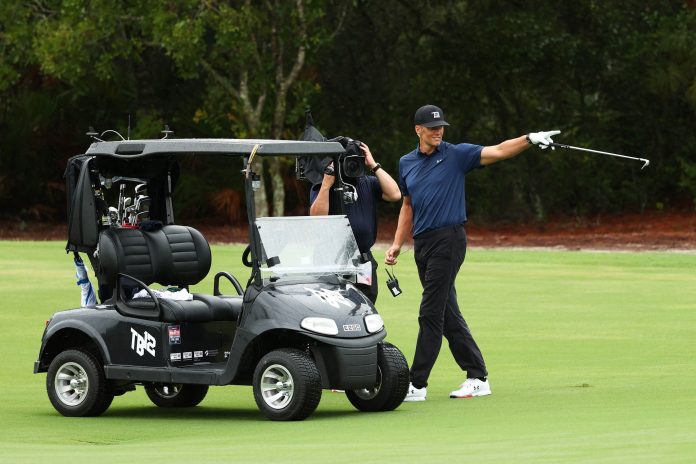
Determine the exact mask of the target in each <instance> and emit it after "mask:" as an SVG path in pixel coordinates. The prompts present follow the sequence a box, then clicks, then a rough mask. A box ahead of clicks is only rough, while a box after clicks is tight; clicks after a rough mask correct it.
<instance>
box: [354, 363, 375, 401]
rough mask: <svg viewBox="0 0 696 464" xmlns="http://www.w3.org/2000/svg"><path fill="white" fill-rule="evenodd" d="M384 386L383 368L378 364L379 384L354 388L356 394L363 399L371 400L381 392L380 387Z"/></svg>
mask: <svg viewBox="0 0 696 464" xmlns="http://www.w3.org/2000/svg"><path fill="white" fill-rule="evenodd" d="M380 388H382V369H380V368H379V366H377V385H375V386H374V387H372V388H361V389H359V390H353V392H354V393H355V395H356V396H357V397H358V398H360V399H362V400H371V399H373V398H374V397H375V396H377V394H378V393H379V389H380Z"/></svg>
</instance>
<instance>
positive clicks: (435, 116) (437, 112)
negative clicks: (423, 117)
mask: <svg viewBox="0 0 696 464" xmlns="http://www.w3.org/2000/svg"><path fill="white" fill-rule="evenodd" d="M439 117H440V112H439V111H433V118H435V119H437V118H439Z"/></svg>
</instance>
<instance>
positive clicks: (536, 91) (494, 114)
mask: <svg viewBox="0 0 696 464" xmlns="http://www.w3.org/2000/svg"><path fill="white" fill-rule="evenodd" d="M302 4H303V6H304V8H303V10H302V12H303V16H302V15H300V14H299V13H298V11H299V10H298V9H297V3H296V1H280V0H269V1H264V2H253V1H242V0H237V1H232V2H218V1H198V0H184V1H179V2H166V1H164V0H155V1H142V0H136V1H123V0H119V1H116V2H110V1H106V0H98V1H85V0H43V1H35V2H21V1H19V0H7V1H3V2H1V3H0V134H2V136H1V137H0V205H1V206H2V211H3V214H12V215H16V214H18V213H19V212H20V211H29V210H31V209H32V208H34V206H36V205H41V204H44V206H47V208H44V211H49V210H54V211H56V215H57V217H60V214H61V211H62V208H63V201H62V200H61V201H58V200H56V198H57V197H56V196H55V195H49V194H47V193H46V192H45V188H46V187H45V186H47V185H53V184H55V183H59V182H60V176H61V174H62V169H63V166H64V162H65V160H66V159H67V158H68V157H69V156H70V155H73V154H76V153H78V152H80V151H82V150H84V148H85V145H86V139H85V138H84V136H83V134H84V132H85V131H86V129H87V127H88V126H90V125H92V126H94V127H96V128H97V129H98V130H99V131H102V130H104V129H107V128H108V129H118V130H119V131H120V132H122V133H123V134H126V133H127V127H126V125H127V123H128V121H129V120H130V121H131V135H132V136H133V137H150V136H158V135H159V134H158V133H159V130H160V128H161V126H162V125H163V124H169V125H170V127H171V128H172V129H173V130H174V131H175V135H176V136H205V137H230V136H231V137H285V138H296V137H297V136H298V135H299V134H300V132H301V130H302V127H303V122H304V121H303V112H304V109H305V108H306V107H308V106H310V107H311V108H312V111H313V114H314V117H315V121H316V122H317V124H318V126H319V128H320V129H321V130H322V131H323V132H324V133H325V135H327V136H330V137H331V136H337V135H347V136H351V137H353V138H357V139H360V140H363V141H365V142H366V143H368V144H369V145H370V147H371V149H372V151H373V153H374V154H375V156H376V157H377V158H378V160H379V161H380V162H381V163H382V165H383V166H384V167H385V168H386V169H387V170H388V171H389V172H391V173H393V174H395V175H396V173H397V170H398V159H399V157H400V156H401V155H403V154H405V153H406V152H408V151H410V150H411V149H413V147H414V146H415V143H416V138H415V136H414V135H413V129H412V117H413V112H414V110H415V109H416V108H417V107H419V106H421V105H423V104H425V103H427V102H431V103H435V104H438V105H440V106H442V107H443V108H444V110H445V112H446V113H447V118H448V120H449V121H450V123H452V126H451V127H449V128H448V129H447V132H446V139H447V140H448V141H450V142H460V141H466V142H471V143H480V144H483V145H490V144H495V143H498V142H500V141H502V140H504V139H507V138H510V137H515V136H518V135H520V134H524V133H527V132H530V131H536V130H546V129H556V128H558V129H561V130H562V131H563V133H562V134H561V135H560V136H558V137H557V138H556V140H557V141H559V142H563V143H567V144H570V145H577V146H584V147H588V148H596V149H599V150H606V151H612V152H617V153H623V154H627V155H636V156H640V157H644V158H648V159H650V160H651V161H652V162H651V165H650V166H649V167H648V168H647V169H646V170H644V171H640V170H639V167H640V166H639V165H638V164H632V163H629V162H625V161H620V160H614V159H610V158H606V157H598V156H595V155H584V154H579V153H577V152H561V151H558V150H556V151H553V152H552V151H550V150H547V151H540V150H537V149H531V150H530V151H529V152H527V153H526V154H524V155H523V156H520V157H518V158H516V159H514V160H511V161H506V162H504V163H500V164H497V165H495V166H491V167H489V168H487V169H484V170H481V171H479V172H477V173H475V174H472V175H471V176H470V177H469V179H468V183H469V195H468V198H469V207H470V209H471V211H472V213H474V215H473V217H476V218H480V219H482V220H483V219H485V220H488V221H518V220H536V221H544V220H546V219H547V218H549V217H552V216H556V215H578V216H587V215H595V214H603V213H612V212H618V211H641V210H643V209H646V208H648V209H649V208H654V207H656V206H657V205H658V204H660V205H663V206H664V207H665V208H675V207H689V208H691V207H692V206H693V205H694V199H696V187H694V185H696V174H694V173H695V172H696V133H694V131H693V127H694V124H695V121H696V34H694V31H695V30H696V8H693V7H691V8H689V7H687V6H685V5H684V4H683V3H682V2H677V1H668V2H665V1H661V0H649V1H647V2H646V1H640V0H628V1H626V2H621V3H620V4H619V3H612V2H595V1H591V0H582V1H577V2H560V3H559V2H554V1H551V0H542V1H538V2H531V3H530V2H527V3H525V2H517V1H513V0H503V1H492V0H485V1H478V2H469V1H463V0H457V1H448V2H425V4H424V3H423V2H422V1H415V0H384V1H380V2H376V1H368V0H361V1H347V0H305V1H304V2H303V3H302ZM302 18H303V19H304V21H302V20H301V19H302ZM303 24H304V26H303ZM303 27H304V31H305V33H306V34H304V35H303V33H302V31H303ZM301 49H302V50H304V55H303V59H302V60H300V59H299V58H300V50H301ZM299 61H302V65H301V66H298V71H297V74H296V75H295V74H293V73H294V71H293V68H294V63H298V62H299ZM291 77H292V79H291ZM284 79H285V81H284ZM283 82H286V83H287V86H286V85H283ZM37 166H38V168H36V167H37ZM273 168H274V169H277V170H279V172H278V173H276V174H278V175H276V176H275V178H276V179H280V178H282V177H283V176H286V175H288V174H290V168H289V167H288V166H286V165H285V164H282V163H280V164H278V165H277V166H276V165H274V166H273ZM281 171H282V172H281ZM27 172H32V177H31V178H30V179H28V178H26V177H25V173H27ZM187 175H188V174H187ZM195 176H200V177H201V178H202V179H206V178H211V179H212V178H215V177H216V173H215V170H214V169H212V168H211V169H207V168H206V169H203V170H200V171H196V173H195ZM267 180H270V179H267ZM267 183H268V182H267ZM201 184H206V182H205V181H202V182H201ZM182 185H184V186H185V185H191V186H194V185H196V183H194V182H185V183H183V184H182ZM207 185H209V186H210V185H215V186H216V187H215V188H214V190H216V191H219V189H222V188H224V186H219V187H218V186H217V184H210V183H208V184H207ZM191 188H194V187H191ZM211 188H212V187H211ZM291 191H292V189H291V188H289V192H291ZM275 193H276V192H270V193H269V198H270V197H273V196H276V195H274V194H275ZM184 196H190V197H192V198H193V197H194V196H195V192H193V191H189V192H187V191H186V190H184ZM200 201H209V200H206V199H205V198H200ZM286 203H287V204H288V206H292V203H293V200H287V201H286ZM293 207H294V206H293ZM397 208H398V206H393V205H392V206H390V207H387V208H385V209H384V211H386V212H388V213H389V214H392V213H394V214H395V213H396V209H397ZM194 210H200V211H201V214H203V212H205V211H209V210H210V205H204V206H200V207H199V208H193V209H191V211H194Z"/></svg>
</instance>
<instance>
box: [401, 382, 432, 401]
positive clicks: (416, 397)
mask: <svg viewBox="0 0 696 464" xmlns="http://www.w3.org/2000/svg"><path fill="white" fill-rule="evenodd" d="M426 393H427V389H426V388H425V387H423V388H416V387H414V386H413V384H412V383H409V384H408V393H406V398H404V401H425V396H426Z"/></svg>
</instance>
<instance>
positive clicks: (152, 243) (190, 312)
mask: <svg viewBox="0 0 696 464" xmlns="http://www.w3.org/2000/svg"><path fill="white" fill-rule="evenodd" d="M210 265H211V254H210V245H208V242H207V241H206V239H205V238H204V237H203V235H202V234H201V233H200V232H199V231H198V230H196V229H194V228H192V227H187V226H180V225H167V226H164V227H162V228H161V229H159V230H155V231H143V230H141V229H131V228H111V229H107V230H105V231H103V232H102V233H101V234H100V236H99V272H100V274H101V275H102V278H103V279H105V280H106V281H107V282H112V283H113V284H114V288H117V283H118V279H119V274H125V275H127V276H130V277H133V278H135V279H137V280H139V281H141V282H142V283H144V284H145V285H148V286H150V285H151V284H153V283H155V282H157V283H159V284H161V285H164V286H174V287H179V288H188V286H189V285H195V284H197V283H199V282H200V281H201V280H203V279H204V278H205V276H206V275H207V274H208V271H210ZM130 296H132V295H129V296H128V299H126V300H124V301H123V303H125V307H124V306H123V305H121V307H122V309H123V310H124V312H128V310H129V308H130V309H132V310H133V311H132V314H135V315H142V314H146V312H144V309H145V308H148V307H151V306H152V299H150V298H135V299H132V298H130ZM157 301H158V303H159V306H160V313H159V315H158V319H159V320H161V321H165V322H206V321H220V320H222V321H225V320H237V319H238V317H239V315H240V313H241V310H242V297H231V298H230V297H225V298H220V297H217V296H213V295H205V294H193V300H192V301H178V300H171V299H166V298H158V299H157ZM132 314H131V315H132Z"/></svg>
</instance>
